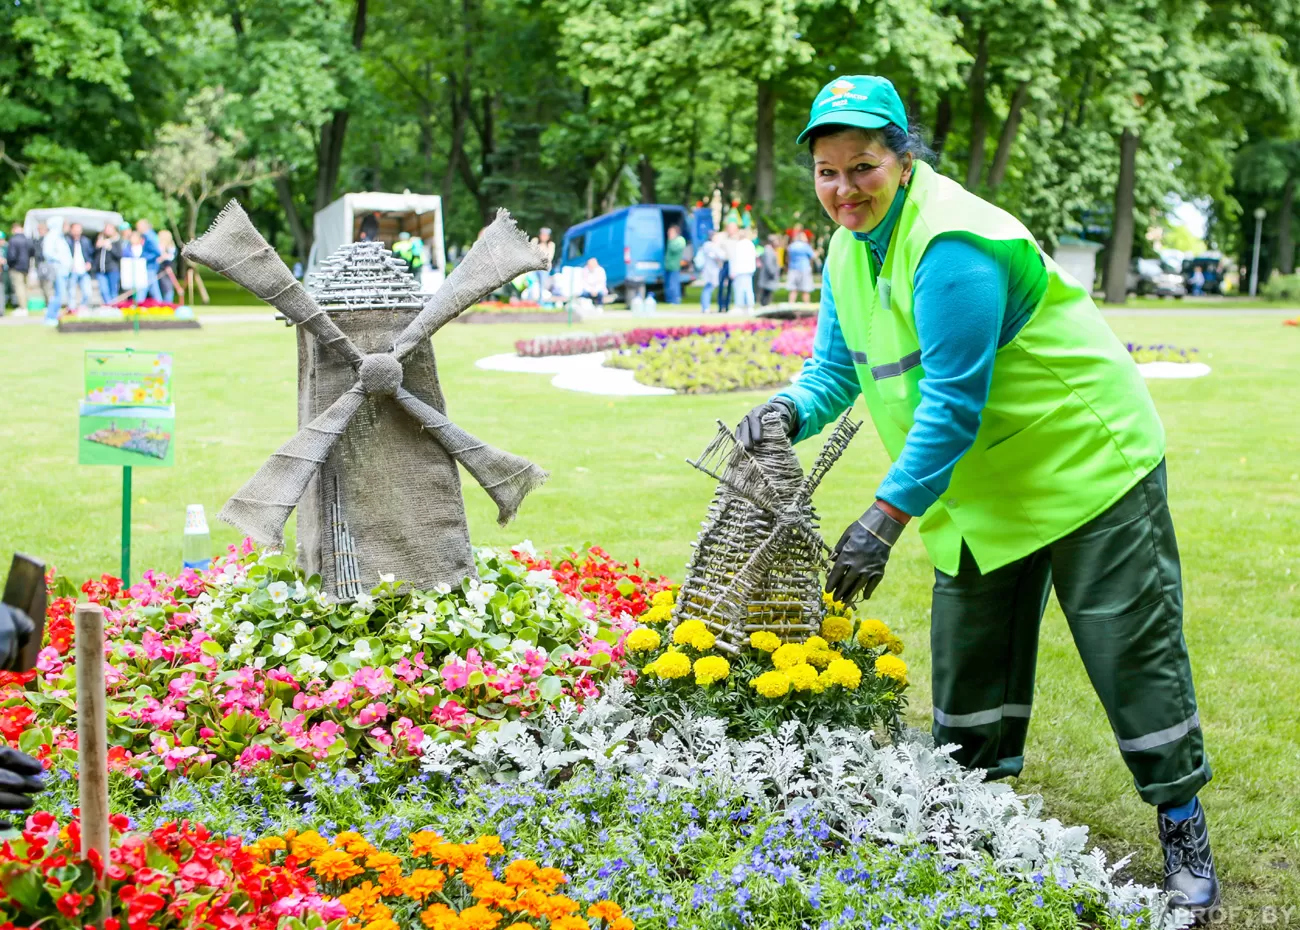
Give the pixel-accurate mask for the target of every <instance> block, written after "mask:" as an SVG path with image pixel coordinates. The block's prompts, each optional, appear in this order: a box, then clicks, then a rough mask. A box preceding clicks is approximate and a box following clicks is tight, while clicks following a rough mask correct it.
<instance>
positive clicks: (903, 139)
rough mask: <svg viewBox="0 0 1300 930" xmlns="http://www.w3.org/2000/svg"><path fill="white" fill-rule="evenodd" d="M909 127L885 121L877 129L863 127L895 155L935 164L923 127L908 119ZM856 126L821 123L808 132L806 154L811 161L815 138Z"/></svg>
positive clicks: (937, 158) (933, 154)
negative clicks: (907, 156)
mask: <svg viewBox="0 0 1300 930" xmlns="http://www.w3.org/2000/svg"><path fill="white" fill-rule="evenodd" d="M909 125H910V128H909V129H903V127H901V126H896V125H895V124H893V123H886V124H885V125H884V126H882V127H881V128H879V129H863V130H862V132H865V133H866V134H867V135H868V136H869V137H870V138H871V139H872V140H873V141H876V142H879V143H880V144H881V145H883V146H884V147H885V148H887V149H889V150H890V151H891V152H893V153H894V155H895V157H897V158H902V157H903V156H904V155H911V156H912V158H914V159H916V160H917V161H923V162H926V163H928V164H931V165H933V164H935V163H936V162H938V160H939V156H937V155H936V154H935V153H934V149H932V148H930V144H929V143H928V142H926V141H925V128H924V127H923V126H920V125H918V124H916V123H914V122H910V121H909ZM858 128H859V127H857V126H847V125H845V124H844V123H823V124H822V125H820V126H817V127H816V128H814V129H813V130H812V131H811V132H810V133H808V156H809V160H810V161H811V157H812V154H813V149H814V148H815V147H816V146H817V140H818V139H823V138H825V137H826V136H833V135H835V134H836V133H839V132H844V131H845V130H847V129H858Z"/></svg>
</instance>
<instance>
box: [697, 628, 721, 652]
mask: <svg viewBox="0 0 1300 930" xmlns="http://www.w3.org/2000/svg"><path fill="white" fill-rule="evenodd" d="M717 641H718V640H717V637H715V636H714V635H713V633H712V632H710V631H709V630H705V631H704V632H703V633H696V634H695V635H694V636H692V637H691V646H693V647H694V648H695V649H698V650H699V651H700V652H708V651H709V650H710V649H712V648H713V646H714V644H715V643H717Z"/></svg>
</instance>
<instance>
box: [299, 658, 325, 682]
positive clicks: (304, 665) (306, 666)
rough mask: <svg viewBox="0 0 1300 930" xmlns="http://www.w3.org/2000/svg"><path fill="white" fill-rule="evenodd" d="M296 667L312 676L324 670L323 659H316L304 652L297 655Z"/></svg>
mask: <svg viewBox="0 0 1300 930" xmlns="http://www.w3.org/2000/svg"><path fill="white" fill-rule="evenodd" d="M298 667H299V668H300V669H302V670H303V671H304V672H306V673H307V674H308V675H311V676H313V677H314V676H316V675H319V674H321V672H323V671H325V661H324V660H323V659H318V658H316V657H315V656H313V655H306V654H304V655H300V656H298Z"/></svg>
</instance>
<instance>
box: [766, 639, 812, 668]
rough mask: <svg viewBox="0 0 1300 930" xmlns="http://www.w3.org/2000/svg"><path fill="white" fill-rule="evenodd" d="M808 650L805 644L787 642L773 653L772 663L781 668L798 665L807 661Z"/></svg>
mask: <svg viewBox="0 0 1300 930" xmlns="http://www.w3.org/2000/svg"><path fill="white" fill-rule="evenodd" d="M807 658H808V654H807V652H806V651H805V650H804V647H803V646H800V645H798V644H796V643H786V644H785V645H784V646H782V647H781V648H780V649H778V650H777V651H776V652H774V653H772V664H773V665H775V666H776V667H777V668H779V669H786V668H794V667H795V666H796V665H799V664H800V663H802V662H804V661H806V660H807Z"/></svg>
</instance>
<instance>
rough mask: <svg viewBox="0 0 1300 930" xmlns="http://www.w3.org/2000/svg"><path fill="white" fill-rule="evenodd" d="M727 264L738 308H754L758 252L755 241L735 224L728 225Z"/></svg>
mask: <svg viewBox="0 0 1300 930" xmlns="http://www.w3.org/2000/svg"><path fill="white" fill-rule="evenodd" d="M727 264H728V265H729V266H730V267H729V272H730V276H731V286H732V288H733V289H734V291H735V295H736V306H737V307H741V308H752V307H753V306H754V272H755V271H756V270H758V252H756V251H755V250H754V241H753V240H752V239H750V238H749V236H748V235H747V234H746V233H744V232H743V231H742V230H741V229H740V227H739V226H738V225H737V224H735V223H728V224H727Z"/></svg>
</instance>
